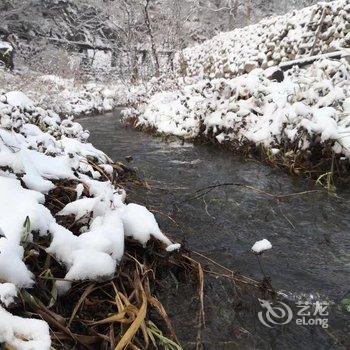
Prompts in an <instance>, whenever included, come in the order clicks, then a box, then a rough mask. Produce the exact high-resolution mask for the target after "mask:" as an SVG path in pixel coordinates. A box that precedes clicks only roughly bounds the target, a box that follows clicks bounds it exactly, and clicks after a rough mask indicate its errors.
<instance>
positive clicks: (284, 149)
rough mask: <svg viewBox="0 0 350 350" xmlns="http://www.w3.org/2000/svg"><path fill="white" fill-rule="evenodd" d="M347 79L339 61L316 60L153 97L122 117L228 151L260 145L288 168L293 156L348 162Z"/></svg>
mask: <svg viewBox="0 0 350 350" xmlns="http://www.w3.org/2000/svg"><path fill="white" fill-rule="evenodd" d="M277 72H278V73H277ZM276 75H279V78H280V79H278V80H281V81H277V80H276V79H275V76H276ZM282 79H283V80H282ZM349 79H350V66H349V64H348V62H347V61H346V60H341V61H331V60H323V61H318V62H315V63H314V64H313V65H311V66H310V67H307V68H298V67H294V68H292V69H290V70H289V71H287V72H285V73H283V72H281V71H278V70H277V68H269V69H267V70H263V69H255V70H253V71H252V72H250V73H249V74H245V75H242V76H239V77H237V78H234V79H213V80H202V81H200V82H199V83H196V84H193V85H188V86H185V87H183V88H181V89H179V90H176V91H167V92H162V93H158V94H155V95H153V96H152V97H151V99H150V101H149V103H145V104H140V105H139V106H138V108H137V110H132V109H129V110H127V111H125V115H126V116H127V117H130V118H132V119H134V122H135V125H136V126H138V127H141V128H142V127H144V128H150V129H153V130H156V131H158V132H161V133H165V134H174V135H177V136H181V137H184V138H189V139H195V138H204V139H210V140H212V141H214V142H218V143H225V144H227V145H229V146H230V148H232V149H233V150H240V149H247V148H248V149H249V147H253V148H256V146H260V145H262V146H264V148H265V149H266V153H267V155H268V156H269V157H271V158H273V157H274V156H277V155H278V157H280V158H281V159H284V160H285V161H286V163H288V164H289V163H290V162H293V159H295V158H296V157H297V156H300V155H302V157H303V160H304V161H305V160H310V161H312V162H316V161H321V159H322V157H323V156H324V157H326V152H327V151H329V150H331V152H334V153H335V154H336V155H337V156H338V157H339V159H343V160H345V159H346V162H348V159H349V158H350V123H349V118H350V84H349ZM316 154H317V157H316ZM315 157H316V158H315ZM289 165H291V164H289Z"/></svg>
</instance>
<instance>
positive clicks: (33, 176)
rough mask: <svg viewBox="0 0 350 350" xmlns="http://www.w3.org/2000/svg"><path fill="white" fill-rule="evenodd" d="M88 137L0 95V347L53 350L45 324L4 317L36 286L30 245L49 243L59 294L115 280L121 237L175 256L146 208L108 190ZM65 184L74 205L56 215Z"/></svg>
mask: <svg viewBox="0 0 350 350" xmlns="http://www.w3.org/2000/svg"><path fill="white" fill-rule="evenodd" d="M88 136H89V133H88V132H87V131H85V130H83V128H82V127H81V125H80V124H78V123H76V122H74V121H73V120H72V118H67V119H64V120H61V119H60V117H59V116H58V114H56V113H55V112H54V111H52V110H45V109H43V108H41V107H37V106H35V104H34V103H33V102H32V101H31V100H30V99H29V98H28V97H27V96H26V95H25V94H23V93H22V92H19V91H11V92H8V93H2V94H0V233H1V237H0V280H1V282H2V283H0V302H1V306H0V343H4V342H5V343H7V344H8V345H9V346H12V347H14V348H16V349H49V348H50V336H49V327H48V325H47V324H46V322H44V321H41V320H34V319H24V318H21V317H18V316H14V315H12V314H11V313H9V312H8V311H6V310H5V309H6V308H7V307H8V306H9V305H10V304H12V303H13V302H16V295H17V289H19V288H31V287H33V285H34V284H35V280H36V277H37V276H35V275H34V274H33V272H32V271H30V270H29V268H28V266H27V265H26V263H25V258H26V256H27V254H28V251H26V249H25V247H26V246H27V243H28V242H32V241H34V242H35V240H36V239H37V238H38V237H44V236H45V237H48V238H49V239H50V240H51V244H50V245H49V247H48V248H47V252H48V253H50V254H52V255H53V256H54V257H55V259H57V260H58V261H60V262H61V263H62V265H63V266H64V267H65V268H66V275H65V278H64V280H60V281H56V287H57V290H58V293H59V294H60V293H64V292H66V291H67V290H68V289H69V288H70V285H71V283H72V281H77V280H85V279H89V280H91V279H101V278H109V277H111V276H113V274H114V272H115V269H116V266H117V264H118V262H119V261H120V260H121V258H122V256H123V254H124V239H125V237H126V236H131V237H133V238H134V239H136V240H138V241H139V242H140V243H142V244H145V243H146V242H147V241H148V240H149V239H150V236H151V235H152V236H154V237H155V238H156V239H158V240H160V241H162V242H163V243H164V246H165V247H166V248H167V250H168V251H172V250H173V249H178V248H179V246H178V245H173V244H172V242H171V241H170V240H169V239H168V238H167V237H166V236H165V235H164V234H163V233H162V232H161V230H160V229H159V227H158V224H157V222H156V220H155V218H154V216H153V214H152V213H150V212H149V211H148V210H147V209H146V208H145V207H142V206H140V205H137V204H133V203H130V204H125V196H126V195H125V191H124V190H122V189H120V188H115V187H114V185H113V184H112V182H111V177H112V174H113V172H114V170H113V162H112V161H111V159H109V157H108V156H106V155H105V154H104V153H103V152H101V151H99V150H97V149H96V148H95V147H94V146H93V145H91V144H90V143H88V142H87V139H88ZM63 181H69V183H70V184H71V186H74V187H73V190H74V188H75V192H76V199H75V200H73V201H72V202H70V203H68V204H66V205H65V206H64V207H63V208H62V210H61V211H59V212H58V213H56V214H55V215H54V214H53V213H52V212H51V211H50V207H49V206H48V204H47V198H50V196H51V197H52V196H54V191H55V189H56V188H57V187H58V186H59V183H62V182H63ZM67 215H73V216H75V219H76V220H79V223H80V232H79V233H80V234H79V235H75V234H74V233H73V232H72V231H71V230H70V229H69V228H67V227H64V226H63V224H60V223H59V222H62V220H61V221H59V220H58V217H62V216H67Z"/></svg>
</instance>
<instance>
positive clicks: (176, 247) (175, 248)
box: [166, 243, 181, 252]
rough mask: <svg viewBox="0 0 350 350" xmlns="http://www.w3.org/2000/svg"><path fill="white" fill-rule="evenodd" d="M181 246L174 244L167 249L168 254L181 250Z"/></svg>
mask: <svg viewBox="0 0 350 350" xmlns="http://www.w3.org/2000/svg"><path fill="white" fill-rule="evenodd" d="M180 248H181V244H180V243H174V244H171V245H169V246H167V247H166V251H167V252H174V251H176V250H180Z"/></svg>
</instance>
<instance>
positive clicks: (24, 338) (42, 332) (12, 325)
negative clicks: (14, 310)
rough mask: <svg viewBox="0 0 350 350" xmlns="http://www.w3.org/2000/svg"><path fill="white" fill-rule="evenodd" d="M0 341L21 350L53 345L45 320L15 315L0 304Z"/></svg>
mask: <svg viewBox="0 0 350 350" xmlns="http://www.w3.org/2000/svg"><path fill="white" fill-rule="evenodd" d="M0 342H1V343H6V344H8V345H9V346H11V347H13V348H14V349H20V350H34V349H35V350H48V349H50V346H51V339H50V335H49V327H48V325H47V323H46V322H45V321H41V320H36V319H28V318H22V317H18V316H13V315H12V314H10V313H9V312H7V311H6V310H5V309H4V308H2V307H1V306H0Z"/></svg>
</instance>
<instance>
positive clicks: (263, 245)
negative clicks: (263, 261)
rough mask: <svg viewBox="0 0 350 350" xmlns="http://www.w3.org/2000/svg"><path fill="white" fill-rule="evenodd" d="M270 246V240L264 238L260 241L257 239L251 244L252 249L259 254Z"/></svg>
mask: <svg viewBox="0 0 350 350" xmlns="http://www.w3.org/2000/svg"><path fill="white" fill-rule="evenodd" d="M271 248H272V244H271V243H270V241H268V240H267V239H265V238H264V239H262V240H261V241H257V242H255V243H254V245H253V246H252V251H253V252H254V253H256V254H260V253H262V252H264V251H265V250H269V249H271Z"/></svg>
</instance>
